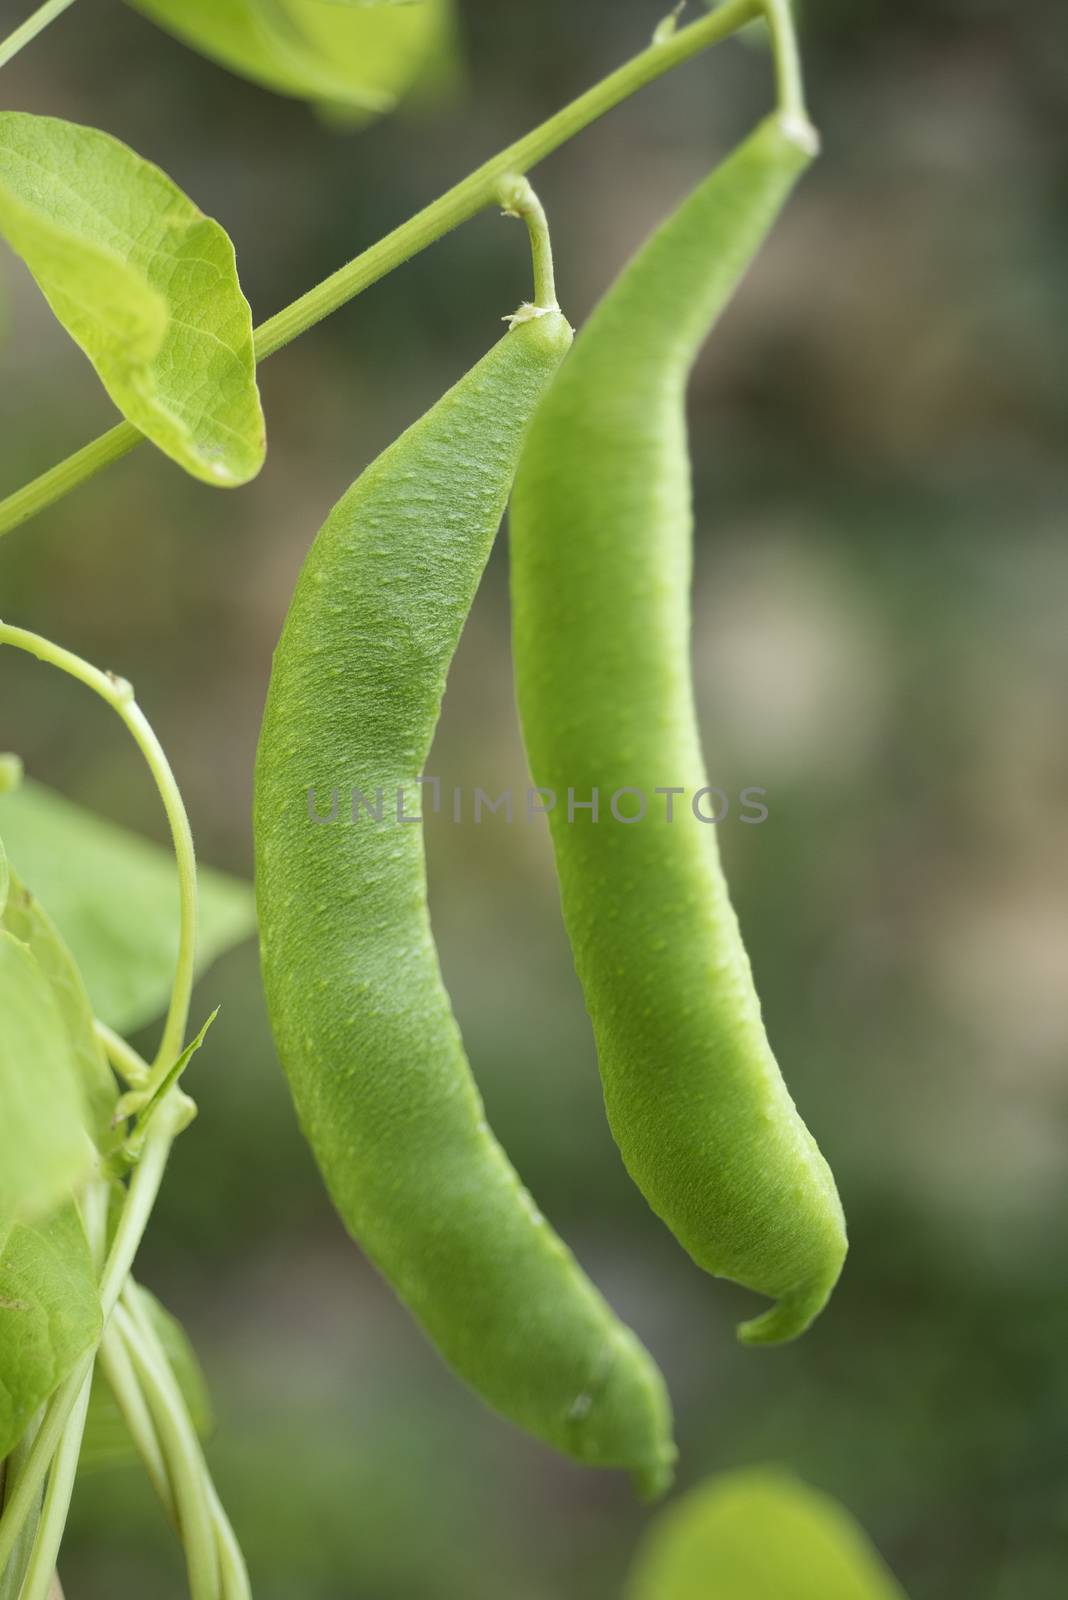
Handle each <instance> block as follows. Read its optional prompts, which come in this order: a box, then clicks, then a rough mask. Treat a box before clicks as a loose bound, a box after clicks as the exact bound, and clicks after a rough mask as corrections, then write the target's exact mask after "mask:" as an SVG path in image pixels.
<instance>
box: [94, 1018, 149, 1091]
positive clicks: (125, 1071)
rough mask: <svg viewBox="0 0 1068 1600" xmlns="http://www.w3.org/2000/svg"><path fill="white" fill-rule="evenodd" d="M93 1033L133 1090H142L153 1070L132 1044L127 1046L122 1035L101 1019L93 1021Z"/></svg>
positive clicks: (117, 1070) (112, 1063)
mask: <svg viewBox="0 0 1068 1600" xmlns="http://www.w3.org/2000/svg"><path fill="white" fill-rule="evenodd" d="M93 1031H94V1032H95V1034H96V1036H97V1038H98V1039H99V1040H100V1043H101V1044H102V1045H103V1046H104V1051H105V1054H106V1055H107V1058H108V1060H109V1061H110V1062H111V1065H112V1066H113V1067H114V1068H115V1070H116V1072H118V1073H119V1074H120V1076H121V1077H122V1078H123V1079H124V1080H125V1081H126V1083H127V1084H129V1086H130V1088H131V1089H141V1088H143V1087H144V1085H145V1084H146V1083H147V1082H148V1080H149V1077H150V1076H151V1071H152V1069H151V1068H150V1067H149V1065H148V1062H147V1061H145V1060H144V1059H143V1058H142V1057H141V1056H139V1055H138V1053H137V1051H136V1050H135V1049H134V1047H133V1045H132V1044H127V1042H126V1040H125V1039H124V1038H123V1037H122V1035H121V1034H119V1033H116V1032H115V1030H114V1028H109V1027H108V1025H107V1023H106V1022H101V1020H100V1018H99V1017H95V1018H94V1019H93Z"/></svg>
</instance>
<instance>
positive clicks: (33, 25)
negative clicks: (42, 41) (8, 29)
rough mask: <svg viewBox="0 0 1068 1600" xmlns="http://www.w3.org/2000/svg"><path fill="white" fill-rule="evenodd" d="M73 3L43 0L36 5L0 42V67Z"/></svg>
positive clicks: (68, 0) (67, 0) (65, 0)
mask: <svg viewBox="0 0 1068 1600" xmlns="http://www.w3.org/2000/svg"><path fill="white" fill-rule="evenodd" d="M73 4H74V0H45V4H44V5H43V6H38V8H37V10H36V11H35V12H34V13H33V16H32V17H27V18H26V21H25V22H23V23H22V24H21V25H20V26H19V27H17V28H16V29H15V31H14V33H9V34H8V36H7V38H6V39H4V40H3V41H2V42H0V67H6V66H7V64H8V62H9V61H11V60H12V59H13V58H14V57H15V56H17V55H18V53H19V51H20V50H21V49H22V48H23V47H24V46H25V45H28V44H29V43H30V41H31V40H32V39H36V37H37V35H38V34H39V33H43V32H44V30H45V29H46V28H47V27H48V24H49V23H50V22H55V20H56V18H57V17H60V16H62V15H63V13H64V11H66V9H67V7H68V6H72V5H73Z"/></svg>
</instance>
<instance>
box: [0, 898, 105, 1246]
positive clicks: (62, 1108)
mask: <svg viewBox="0 0 1068 1600" xmlns="http://www.w3.org/2000/svg"><path fill="white" fill-rule="evenodd" d="M91 1161H92V1145H91V1143H90V1140H89V1137H88V1134H87V1132H86V1127H85V1103H84V1099H83V1095H82V1089H81V1084H80V1083H79V1081H78V1073H77V1069H76V1067H75V1063H74V1057H73V1053H72V1050H71V1045H70V1040H69V1038H68V1036H67V1029H66V1026H65V1024H64V1021H63V1017H62V1014H61V1012H60V1009H59V1006H58V1004H57V1002H56V998H55V996H54V995H53V993H52V986H51V984H50V983H49V981H48V979H47V978H46V977H45V975H44V973H43V972H42V971H41V968H40V967H39V966H38V964H37V961H36V958H35V957H34V955H33V953H32V952H31V950H30V949H29V948H28V946H27V945H24V944H22V943H20V941H19V940H18V939H16V938H14V937H13V936H12V935H11V934H10V933H8V932H6V931H5V930H0V1226H2V1224H3V1223H4V1222H8V1221H10V1220H11V1219H12V1218H14V1217H21V1218H26V1217H33V1216H38V1215H40V1214H41V1213H43V1212H46V1211H48V1210H50V1209H51V1208H52V1207H54V1206H56V1205H58V1203H59V1202H60V1200H62V1199H63V1198H64V1197H65V1196H66V1195H67V1194H69V1192H70V1190H71V1189H72V1188H73V1187H74V1185H75V1184H77V1183H78V1182H79V1180H80V1179H81V1178H82V1177H83V1176H84V1175H85V1173H86V1172H87V1171H88V1170H89V1167H90V1164H91Z"/></svg>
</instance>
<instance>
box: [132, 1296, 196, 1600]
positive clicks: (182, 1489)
mask: <svg viewBox="0 0 1068 1600" xmlns="http://www.w3.org/2000/svg"><path fill="white" fill-rule="evenodd" d="M136 1296H137V1291H136V1289H135V1288H134V1286H133V1284H131V1283H128V1284H127V1285H126V1287H125V1289H124V1290H123V1294H122V1299H121V1301H120V1303H119V1305H118V1306H117V1307H116V1308H115V1316H114V1325H115V1328H116V1331H117V1332H118V1334H119V1337H120V1338H121V1339H122V1341H123V1343H124V1345H125V1346H126V1350H127V1354H128V1355H129V1357H130V1360H131V1362H132V1363H133V1366H134V1369H135V1371H136V1373H137V1376H138V1379H139V1381H140V1382H141V1384H142V1386H143V1389H144V1393H145V1400H146V1402H147V1404H148V1409H149V1411H150V1412H151V1415H152V1421H153V1423H154V1424H155V1428H156V1433H157V1435H158V1437H159V1440H160V1444H161V1446H162V1448H163V1451H164V1453H165V1455H166V1458H167V1462H168V1466H169V1470H170V1478H171V1488H172V1489H173V1491H174V1503H175V1507H176V1509H177V1513H178V1523H179V1526H180V1528H181V1533H182V1544H183V1545H184V1547H185V1556H186V1565H187V1569H188V1573H189V1594H190V1600H218V1597H219V1592H220V1590H219V1581H220V1580H219V1560H218V1552H217V1550H216V1545H215V1535H214V1529H213V1528H212V1522H211V1507H210V1505H209V1503H208V1496H207V1493H206V1492H205V1488H204V1478H205V1475H206V1474H205V1471H204V1468H203V1464H202V1462H200V1461H198V1457H199V1455H200V1451H199V1447H198V1445H197V1441H196V1435H195V1433H194V1432H193V1427H192V1423H191V1422H190V1421H189V1417H188V1414H187V1413H186V1411H185V1408H184V1406H181V1405H175V1404H174V1399H173V1395H172V1393H171V1391H170V1388H169V1386H168V1384H167V1381H166V1376H165V1374H164V1373H163V1370H162V1368H161V1366H160V1364H159V1363H158V1362H157V1361H156V1359H155V1356H154V1353H153V1352H152V1350H151V1349H150V1348H149V1346H148V1344H147V1342H146V1341H145V1339H144V1337H143V1329H142V1327H141V1324H140V1319H139V1317H138V1315H137V1312H138V1306H137V1298H136Z"/></svg>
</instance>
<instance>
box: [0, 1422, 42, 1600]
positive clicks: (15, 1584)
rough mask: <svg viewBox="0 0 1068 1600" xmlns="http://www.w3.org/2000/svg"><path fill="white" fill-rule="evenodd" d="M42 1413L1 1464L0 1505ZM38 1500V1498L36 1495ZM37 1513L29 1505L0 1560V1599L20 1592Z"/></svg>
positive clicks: (23, 1460)
mask: <svg viewBox="0 0 1068 1600" xmlns="http://www.w3.org/2000/svg"><path fill="white" fill-rule="evenodd" d="M42 1416H43V1412H38V1414H37V1415H36V1416H35V1417H34V1419H33V1421H32V1422H31V1423H30V1424H29V1425H28V1427H27V1428H26V1429H25V1431H24V1432H23V1435H22V1438H21V1439H20V1440H19V1442H18V1444H17V1445H15V1447H14V1449H13V1450H12V1451H11V1453H10V1455H9V1456H8V1458H7V1461H6V1462H5V1463H4V1473H3V1477H4V1494H2V1495H0V1507H4V1508H5V1509H6V1505H7V1502H8V1501H9V1500H10V1498H11V1495H12V1491H13V1489H14V1486H15V1484H16V1483H17V1481H18V1478H19V1474H20V1473H21V1472H22V1469H23V1467H24V1466H25V1464H26V1460H27V1458H28V1457H29V1454H30V1450H31V1449H32V1447H33V1441H34V1439H35V1438H36V1437H37V1430H38V1428H39V1427H40V1425H41V1417H42ZM37 1499H38V1500H39V1499H40V1496H39V1495H38V1496H37ZM40 1514H41V1508H40V1505H39V1504H37V1505H35V1506H31V1508H30V1513H29V1514H28V1515H27V1517H26V1521H25V1522H24V1523H23V1525H22V1527H21V1529H20V1530H19V1535H18V1538H17V1539H16V1541H15V1543H14V1546H13V1547H12V1552H11V1556H10V1559H9V1560H8V1561H7V1562H3V1563H0V1600H18V1597H19V1592H20V1591H21V1589H22V1580H23V1577H24V1576H25V1573H26V1567H27V1564H28V1562H29V1559H30V1552H31V1551H32V1549H33V1541H34V1537H35V1535H36V1533H37V1520H38V1518H39V1516H40Z"/></svg>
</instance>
